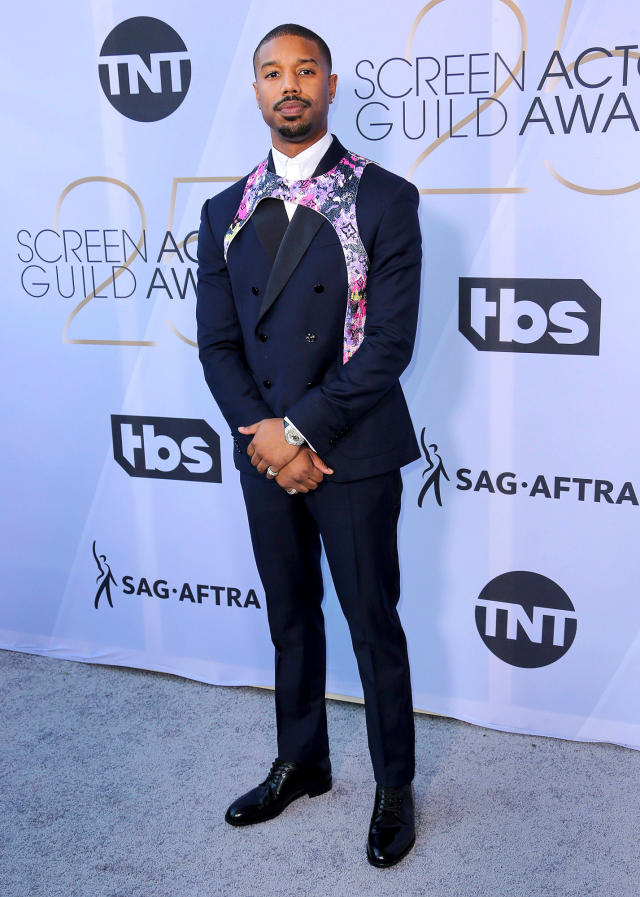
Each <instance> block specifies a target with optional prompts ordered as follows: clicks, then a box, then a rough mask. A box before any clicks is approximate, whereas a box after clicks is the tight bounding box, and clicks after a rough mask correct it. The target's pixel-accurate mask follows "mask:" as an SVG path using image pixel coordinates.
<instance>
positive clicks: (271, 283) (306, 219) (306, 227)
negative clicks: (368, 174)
mask: <svg viewBox="0 0 640 897" xmlns="http://www.w3.org/2000/svg"><path fill="white" fill-rule="evenodd" d="M324 220H325V219H324V218H323V217H322V215H320V214H318V212H314V211H313V209H308V208H307V207H306V206H298V208H297V209H296V211H295V213H294V215H293V217H292V219H291V222H290V224H289V227H288V228H287V230H286V232H285V235H284V237H283V238H282V243H281V244H280V248H279V250H278V254H277V256H276V260H275V262H274V263H273V268H272V269H271V274H270V276H269V280H268V281H267V286H266V288H265V291H264V298H263V300H262V305H261V306H260V311H259V312H258V319H257V321H256V326H257V325H258V324H259V323H260V321H261V320H262V318H263V317H264V316H265V315H266V313H267V312H268V311H269V309H270V308H271V306H272V305H273V303H274V302H275V301H276V299H277V298H278V296H279V295H280V293H281V292H282V290H283V288H284V286H285V284H286V283H287V281H288V280H289V278H290V277H291V275H292V274H293V272H294V271H295V269H296V268H297V267H298V264H299V262H300V259H301V258H302V256H303V255H304V253H305V252H306V251H307V247H308V246H309V243H311V241H312V240H313V238H314V237H315V235H316V234H317V233H318V231H319V230H320V228H321V227H322V225H323V223H324Z"/></svg>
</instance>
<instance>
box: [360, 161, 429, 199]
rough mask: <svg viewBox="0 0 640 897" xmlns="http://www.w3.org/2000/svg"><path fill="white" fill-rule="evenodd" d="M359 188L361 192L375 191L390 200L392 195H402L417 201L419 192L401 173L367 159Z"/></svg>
mask: <svg viewBox="0 0 640 897" xmlns="http://www.w3.org/2000/svg"><path fill="white" fill-rule="evenodd" d="M360 190H361V191H363V193H367V192H369V191H375V193H377V194H378V196H379V197H380V198H384V199H385V200H387V201H388V200H391V199H393V198H394V197H396V196H397V197H402V198H407V199H413V200H414V201H416V202H417V201H418V199H419V193H418V189H417V187H416V186H415V184H412V183H411V181H408V180H407V179H406V178H403V177H402V176H401V175H399V174H396V173H395V172H393V171H389V169H388V168H383V167H382V165H379V164H378V163H377V162H374V161H369V164H368V165H367V166H366V167H365V169H364V171H363V173H362V179H361V181H360Z"/></svg>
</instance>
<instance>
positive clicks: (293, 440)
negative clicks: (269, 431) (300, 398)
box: [284, 418, 305, 445]
mask: <svg viewBox="0 0 640 897" xmlns="http://www.w3.org/2000/svg"><path fill="white" fill-rule="evenodd" d="M284 438H285V439H286V440H287V442H288V443H289V445H304V442H305V438H304V436H303V435H302V433H301V432H300V430H298V429H297V428H296V427H294V426H293V424H292V423H291V421H288V420H287V419H286V418H285V421H284Z"/></svg>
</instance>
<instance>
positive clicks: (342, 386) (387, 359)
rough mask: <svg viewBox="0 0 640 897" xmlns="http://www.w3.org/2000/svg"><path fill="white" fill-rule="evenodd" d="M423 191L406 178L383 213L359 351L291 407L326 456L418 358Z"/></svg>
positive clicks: (300, 425)
mask: <svg viewBox="0 0 640 897" xmlns="http://www.w3.org/2000/svg"><path fill="white" fill-rule="evenodd" d="M418 202H419V194H418V191H417V189H416V188H415V186H414V185H413V184H409V183H408V182H406V181H404V182H403V183H402V184H401V185H400V187H399V188H398V190H397V191H396V193H395V195H394V196H393V199H392V200H391V202H390V203H389V205H388V206H387V208H386V210H385V212H384V213H383V216H382V219H381V221H380V225H379V227H378V230H377V233H376V236H375V239H374V242H373V247H372V249H371V252H370V260H369V272H368V277H367V317H366V322H365V329H364V339H363V341H362V343H361V344H360V347H359V348H358V350H357V352H355V353H354V355H352V356H351V358H350V359H349V361H348V362H347V363H346V364H343V365H342V368H341V369H340V371H339V373H338V374H337V375H336V376H335V377H334V378H333V379H332V380H331V381H329V382H327V383H323V384H321V385H319V386H316V387H315V389H312V390H310V391H309V392H307V393H306V394H305V395H304V396H303V397H302V398H301V399H299V400H298V401H297V402H295V404H293V405H292V406H291V407H290V408H288V409H287V417H288V418H289V419H290V420H292V421H293V422H294V424H295V426H296V427H297V428H298V429H299V430H300V431H301V432H302V433H304V435H305V437H306V438H307V439H308V440H309V442H310V443H312V444H313V446H314V448H315V449H316V451H317V452H318V454H319V455H320V456H321V457H323V458H324V457H325V456H326V455H327V454H329V452H330V451H331V449H332V448H333V447H334V445H335V444H336V441H337V440H338V439H340V438H341V437H342V436H344V435H345V433H347V432H348V431H349V429H350V428H351V427H353V425H354V424H356V423H357V421H358V419H359V418H360V417H362V416H363V415H364V414H366V413H367V411H369V410H370V409H371V408H373V406H374V405H375V404H376V403H377V402H378V401H379V400H380V399H381V398H382V397H383V396H384V395H385V393H386V392H387V391H388V390H389V389H391V387H393V386H394V384H395V383H396V382H397V380H398V378H399V377H400V374H401V373H402V371H403V370H404V369H405V368H406V366H407V365H408V364H409V361H410V360H411V354H412V352H413V344H414V341H415V334H416V326H417V319H418V303H419V297H420V272H421V263H422V241H421V236H420V224H419V221H418Z"/></svg>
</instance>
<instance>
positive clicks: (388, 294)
mask: <svg viewBox="0 0 640 897" xmlns="http://www.w3.org/2000/svg"><path fill="white" fill-rule="evenodd" d="M345 152H346V151H345V149H344V147H343V146H342V145H341V144H340V142H339V141H338V140H337V139H336V138H335V137H334V139H333V143H332V144H331V146H330V147H329V150H328V151H327V153H326V154H325V155H324V157H323V158H322V160H321V162H320V164H319V166H318V168H317V169H316V171H315V172H314V176H317V175H321V174H325V173H326V172H330V171H331V170H332V169H334V167H335V166H336V165H337V163H338V162H339V161H340V160H341V159H342V158H343V156H344V154H345ZM269 168H270V170H272V171H273V161H272V159H271V154H269ZM246 184H247V178H243V179H242V180H240V181H238V182H237V183H235V184H233V185H232V186H231V187H229V188H227V189H226V190H224V191H222V192H221V193H219V194H218V195H217V196H214V197H213V198H212V199H209V200H207V202H205V204H204V206H203V209H202V218H201V225H200V231H199V237H198V261H199V267H198V299H197V323H198V346H199V352H200V359H201V362H202V365H203V368H204V374H205V378H206V381H207V383H208V385H209V387H210V389H211V392H212V393H213V396H214V398H215V400H216V402H217V403H218V405H219V407H220V410H221V411H222V413H223V415H224V417H225V419H226V421H227V423H228V424H229V427H230V428H231V432H232V435H233V438H234V445H235V451H234V458H235V463H236V467H237V468H238V469H239V470H240V471H241V472H245V473H249V474H252V475H255V476H260V474H258V473H257V471H255V469H254V468H253V467H252V466H251V463H250V460H249V458H248V456H247V454H246V447H247V445H248V443H249V441H250V439H251V437H243V436H241V434H239V433H238V427H239V426H242V425H244V426H248V425H250V424H253V423H256V422H257V421H259V420H261V419H263V418H270V417H285V416H287V417H288V418H289V419H290V420H291V421H292V422H293V423H294V425H295V426H296V427H297V428H298V430H300V432H301V433H302V434H303V435H304V436H305V438H306V439H307V440H308V442H309V444H310V445H311V446H313V448H314V449H315V451H316V452H318V454H319V455H320V457H321V458H323V460H325V461H326V462H327V463H328V464H329V465H330V466H331V467H332V469H333V470H334V471H335V473H334V474H333V475H332V476H331V480H332V481H334V482H348V481H352V480H358V479H364V478H367V477H371V476H375V475H377V474H381V473H384V472H386V471H390V470H393V469H396V468H399V467H401V466H402V465H404V464H407V463H409V462H410V461H413V460H415V459H416V458H418V457H419V454H420V452H419V448H418V444H417V441H416V438H415V433H414V430H413V426H412V423H411V419H410V416H409V412H408V409H407V405H406V402H405V399H404V396H403V393H402V389H401V387H400V383H399V377H400V374H401V373H402V371H403V370H404V368H405V367H406V366H407V364H408V363H409V360H410V358H411V353H412V350H413V344H414V338H415V331H416V323H417V312H418V298H419V289H420V266H421V240H420V230H419V224H418V214H417V210H418V192H417V190H416V188H415V187H414V186H413V185H412V184H410V183H409V182H408V181H406V180H404V179H403V178H401V177H398V176H397V175H395V174H392V173H391V172H389V171H386V170H385V169H383V168H380V167H379V166H377V165H375V164H373V163H371V164H368V165H366V167H365V168H364V171H363V173H362V176H361V179H360V183H359V186H358V192H357V198H356V215H357V225H358V230H359V232H360V238H361V241H362V244H363V245H364V248H365V250H366V253H367V255H368V261H369V268H368V283H367V295H366V303H367V304H366V321H365V326H364V338H363V339H362V342H361V343H360V345H359V347H358V349H357V351H356V352H355V353H354V354H353V355H352V356H351V357H350V358H349V360H348V361H347V362H346V363H344V362H343V338H344V328H345V313H346V308H347V295H348V293H347V290H348V283H347V270H346V265H345V256H344V254H343V250H342V247H341V244H340V241H339V239H338V236H337V233H336V230H335V229H334V227H333V225H332V224H331V223H330V221H329V220H327V219H326V218H324V217H323V216H322V215H321V214H319V213H318V212H317V211H315V210H313V209H310V208H306V207H305V206H302V205H299V206H298V207H297V209H296V211H295V213H294V215H293V217H292V219H291V223H290V224H289V222H288V219H287V218H286V213H285V211H284V205H283V203H282V202H281V201H279V200H276V199H268V198H267V199H263V200H262V201H261V202H260V203H258V205H257V207H256V209H255V211H254V212H253V214H252V215H251V217H250V218H249V220H248V221H247V222H246V224H245V226H244V227H242V229H241V230H240V232H239V233H238V234H237V236H235V238H234V239H233V240H232V242H231V243H230V245H229V247H228V253H227V256H226V258H225V235H226V234H227V232H228V230H229V227H230V225H231V223H232V221H233V219H234V216H235V215H236V212H237V211H238V208H239V206H240V203H241V201H242V198H243V194H244V191H245V187H246ZM287 225H288V226H287Z"/></svg>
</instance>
